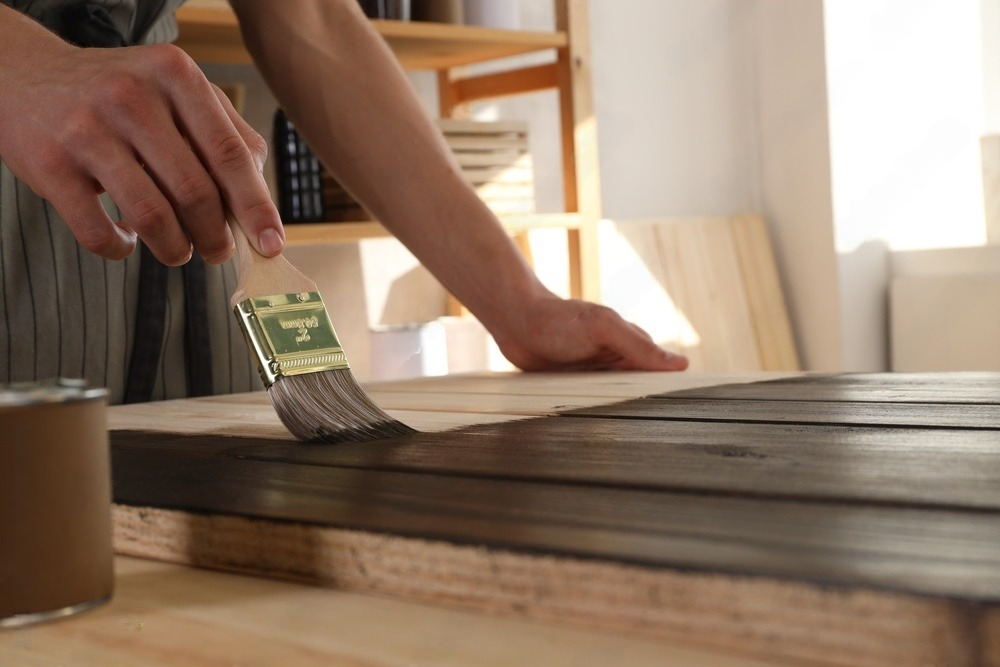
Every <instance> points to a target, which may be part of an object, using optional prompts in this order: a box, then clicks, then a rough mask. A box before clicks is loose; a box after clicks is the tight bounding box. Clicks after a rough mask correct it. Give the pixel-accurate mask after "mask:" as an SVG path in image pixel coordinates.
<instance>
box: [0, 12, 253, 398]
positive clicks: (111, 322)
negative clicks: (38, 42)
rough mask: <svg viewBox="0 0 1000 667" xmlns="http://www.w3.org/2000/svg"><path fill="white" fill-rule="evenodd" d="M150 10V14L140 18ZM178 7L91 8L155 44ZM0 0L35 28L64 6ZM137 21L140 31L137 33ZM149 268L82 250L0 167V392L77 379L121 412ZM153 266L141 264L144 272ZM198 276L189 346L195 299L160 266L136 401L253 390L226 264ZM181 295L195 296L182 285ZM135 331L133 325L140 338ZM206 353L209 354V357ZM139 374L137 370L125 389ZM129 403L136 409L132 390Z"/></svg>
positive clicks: (138, 259) (174, 271) (163, 38)
mask: <svg viewBox="0 0 1000 667" xmlns="http://www.w3.org/2000/svg"><path fill="white" fill-rule="evenodd" d="M146 1H149V2H152V4H153V5H154V7H153V8H152V9H150V8H149V7H146V6H143V7H140V8H137V4H141V5H144V4H145V2H146ZM182 1H183V0H92V2H91V3H90V4H92V5H100V6H103V7H104V9H105V10H106V11H107V15H108V16H110V18H111V20H112V21H113V23H114V26H115V27H116V28H117V29H118V31H119V32H120V33H121V34H122V35H125V36H129V38H130V39H131V40H132V41H134V42H135V43H140V44H153V43H162V42H169V41H172V40H173V39H175V38H176V36H177V24H176V20H175V19H174V16H173V12H174V10H175V9H176V7H177V6H178V5H180V4H181V2H182ZM0 2H4V3H5V4H7V5H10V6H13V7H14V8H15V9H19V10H20V11H22V12H24V13H26V14H29V15H31V16H34V17H36V18H39V19H44V18H45V12H48V11H51V10H52V9H53V8H55V7H56V6H58V5H60V4H62V3H61V0H0ZM143 14H145V16H143ZM137 16H140V17H142V18H141V20H143V21H145V23H146V25H145V26H137V25H136V22H137ZM102 203H103V204H104V207H105V209H106V210H107V211H108V214H109V215H110V216H111V217H112V219H114V220H117V219H120V218H121V214H120V212H119V211H118V209H117V207H116V206H115V204H114V202H112V201H111V199H110V198H109V197H108V196H107V195H103V196H102ZM146 261H154V262H155V260H154V259H152V258H151V256H150V255H148V253H146V254H145V256H143V253H140V251H139V250H138V249H137V250H136V251H135V252H133V253H132V255H131V256H129V257H128V258H126V259H125V260H122V261H109V260H105V259H102V258H100V257H98V256H96V255H93V254H91V253H90V252H88V251H87V250H85V249H83V248H81V247H80V246H79V245H78V244H77V242H76V239H75V238H74V237H73V235H72V233H71V232H70V230H69V228H68V227H67V226H66V224H65V223H64V222H63V221H62V219H61V218H60V217H59V214H58V213H57V212H56V210H55V209H54V208H53V207H52V206H51V205H50V204H49V203H48V202H47V201H45V200H43V199H41V198H39V197H37V196H36V195H35V194H34V193H33V192H32V191H31V189H30V188H29V187H28V186H27V185H25V184H24V183H22V182H20V181H19V180H18V179H17V178H15V176H14V175H13V174H12V173H11V172H10V170H9V169H8V168H7V167H6V165H4V164H3V163H2V162H0V318H2V321H0V383H4V382H19V381H29V380H38V379H44V378H49V377H56V376H61V377H70V378H83V379H86V380H87V382H88V383H89V384H92V385H97V386H103V387H106V388H107V389H108V397H109V401H110V402H111V403H112V404H115V403H121V402H122V401H123V399H124V398H125V396H126V385H127V384H128V380H129V369H130V363H131V361H132V357H133V349H134V348H135V346H136V338H137V327H136V316H137V312H139V310H138V309H139V304H140V294H139V284H140V273H141V271H142V268H141V265H142V264H143V263H144V262H146ZM150 268H151V267H150V266H149V265H147V266H146V270H147V271H149V270H150ZM196 268H197V269H198V271H199V272H200V271H201V270H202V268H203V270H204V285H203V287H202V288H201V289H202V290H204V291H203V292H202V291H201V290H199V293H198V294H196V295H195V296H196V297H198V299H201V294H204V296H205V299H202V301H207V309H206V310H207V317H206V318H205V319H207V322H205V323H202V324H199V328H198V329H196V330H200V331H205V332H207V338H208V340H192V336H191V330H192V327H191V326H190V323H186V322H185V317H186V315H187V314H188V312H189V311H190V310H191V303H190V302H192V301H195V300H198V299H192V298H185V280H186V275H185V269H184V268H183V267H162V265H160V267H158V268H157V270H158V271H165V272H166V292H165V297H166V304H165V306H164V307H163V308H158V310H160V311H162V312H163V313H164V317H165V323H164V326H163V327H162V335H161V336H156V338H159V340H148V339H145V338H144V339H143V340H141V341H140V348H141V349H146V348H154V350H155V348H158V352H159V355H158V360H156V356H155V355H154V357H153V360H154V361H153V362H152V364H151V365H150V367H149V368H146V367H145V366H142V365H140V366H139V369H140V370H139V371H138V375H140V376H142V377H140V378H139V379H140V380H141V384H142V385H144V391H143V392H142V393H144V394H146V396H145V398H144V399H140V400H146V399H148V400H162V399H169V398H183V397H186V396H189V395H191V394H192V393H205V392H206V391H207V392H209V393H215V394H224V393H233V392H241V391H252V390H256V389H261V383H260V378H259V376H258V375H257V370H256V368H255V366H254V364H253V363H252V361H251V360H250V357H249V355H248V352H247V349H246V345H245V344H244V342H243V338H242V334H241V333H240V331H239V329H238V328H237V326H236V323H235V318H234V317H233V315H232V313H231V312H230V309H229V297H230V295H231V294H232V292H233V291H234V289H235V288H236V280H237V275H236V268H235V265H234V263H233V262H232V261H230V262H227V263H226V264H223V265H221V266H212V265H206V264H204V263H201V264H200V266H198V267H196ZM190 273H191V267H189V268H188V274H189V275H190ZM144 284H145V283H144ZM187 293H188V294H191V293H192V292H191V288H190V286H189V288H188V290H187ZM144 303H148V301H144ZM161 303H162V302H161ZM194 319H195V318H192V322H193V321H194ZM198 319H201V318H198ZM142 330H143V327H139V329H138V331H139V332H140V334H141V332H142ZM186 338H187V339H188V340H186ZM199 338H200V336H199ZM205 350H210V351H211V355H210V359H209V358H208V355H205V354H204V352H205ZM190 359H204V362H203V363H204V366H205V367H206V369H205V370H207V371H208V372H207V373H200V376H201V377H200V380H199V384H200V385H203V387H202V389H200V390H197V391H192V386H191V385H192V380H191V377H189V376H191V375H196V374H197V373H189V372H188V368H189V366H188V364H189V363H190ZM196 368H197V367H196ZM136 374H137V371H136V369H135V368H133V378H132V379H133V381H134V380H135V376H136ZM206 384H207V389H205V388H204V385H206ZM130 395H131V396H132V397H133V400H134V396H135V392H134V391H132V392H131V393H130Z"/></svg>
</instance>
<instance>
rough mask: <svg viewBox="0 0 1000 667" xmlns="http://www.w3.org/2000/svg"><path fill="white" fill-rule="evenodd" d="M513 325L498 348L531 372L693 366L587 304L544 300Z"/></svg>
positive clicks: (612, 315)
mask: <svg viewBox="0 0 1000 667" xmlns="http://www.w3.org/2000/svg"><path fill="white" fill-rule="evenodd" d="M510 322H511V327H510V328H507V327H505V329H504V331H505V332H506V333H503V334H499V335H498V336H497V338H496V340H497V345H498V346H499V347H500V351H501V352H503V353H504V356H506V357H507V359H508V360H510V362H511V363H513V364H514V365H515V366H517V367H518V368H521V369H522V370H526V371H544V370H608V369H612V370H647V371H682V370H684V369H685V368H687V365H688V360H687V358H686V357H683V356H681V355H678V354H673V353H671V352H667V351H666V350H664V349H662V348H660V347H659V346H658V345H657V344H656V343H654V342H653V339H652V338H650V336H649V334H648V333H646V332H645V331H643V330H642V329H640V328H639V327H637V326H636V325H634V324H631V323H629V322H626V321H625V320H623V319H622V318H621V316H619V315H618V313H616V312H615V311H614V310H612V309H610V308H607V307H605V306H598V305H596V304H593V303H588V302H586V301H578V300H575V299H569V300H567V299H560V298H558V297H556V296H553V295H547V296H541V297H538V298H536V299H534V300H533V302H532V303H529V304H526V307H525V308H523V309H521V310H520V312H519V313H518V314H517V315H512V316H511V318H510Z"/></svg>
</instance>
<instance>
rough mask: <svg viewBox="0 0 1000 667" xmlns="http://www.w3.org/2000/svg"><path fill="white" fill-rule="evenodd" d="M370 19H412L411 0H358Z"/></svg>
mask: <svg viewBox="0 0 1000 667" xmlns="http://www.w3.org/2000/svg"><path fill="white" fill-rule="evenodd" d="M358 2H359V3H360V4H361V9H362V10H363V11H364V13H365V16H367V17H368V18H370V19H392V20H394V21H409V20H410V0H358Z"/></svg>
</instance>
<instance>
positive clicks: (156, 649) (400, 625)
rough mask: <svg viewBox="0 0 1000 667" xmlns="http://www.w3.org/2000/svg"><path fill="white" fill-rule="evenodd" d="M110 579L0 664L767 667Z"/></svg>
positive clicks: (571, 635)
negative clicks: (599, 658)
mask: <svg viewBox="0 0 1000 667" xmlns="http://www.w3.org/2000/svg"><path fill="white" fill-rule="evenodd" d="M115 571H116V573H117V586H116V589H115V595H114V597H113V598H112V600H111V602H110V603H108V604H107V605H104V606H102V607H100V608H98V609H96V610H94V611H92V612H88V613H87V614H83V615H81V616H78V617H75V618H73V619H72V620H71V621H70V622H62V623H45V624H41V625H37V626H32V627H29V628H23V629H19V630H18V631H17V632H16V633H9V632H8V633H3V634H0V664H3V665H9V666H12V667H13V666H17V667H42V666H45V667H52V666H53V665H70V666H77V665H94V666H100V667H136V666H142V667H176V666H177V665H181V664H183V665H191V666H208V665H290V666H293V667H329V666H330V665H337V666H341V667H343V666H348V667H373V666H375V665H378V666H383V667H392V666H394V665H411V664H433V665H435V666H436V667H468V666H469V665H476V667H509V666H510V665H528V666H537V667H551V666H552V665H562V664H571V663H573V662H574V661H575V660H576V659H577V658H578V657H579V656H581V655H613V656H615V659H616V661H619V662H620V664H627V665H629V666H630V667H658V666H660V665H662V664H663V661H664V660H668V661H671V662H673V663H675V664H682V665H685V666H688V667H765V665H766V664H767V663H764V662H757V661H754V660H751V659H749V658H739V657H730V656H726V655H724V654H720V653H718V652H708V651H705V650H699V649H697V648H692V647H689V646H684V645H679V644H676V643H675V644H674V645H673V646H671V645H667V644H665V643H656V642H651V641H648V640H646V641H642V640H638V639H635V638H626V637H621V636H615V635H613V634H611V633H608V632H598V631H594V630H593V629H588V630H586V631H584V630H580V629H569V628H558V627H554V626H553V625H551V624H542V623H538V622H530V621H528V620H527V619H524V618H521V619H515V618H501V617H499V616H497V615H495V614H493V615H488V614H477V613H471V612H469V611H465V610H457V609H449V608H446V607H443V606H436V607H435V606H431V605H427V604H418V603H414V602H405V601H401V600H398V599H397V600H392V599H389V598H386V597H384V596H375V595H361V594H358V593H348V592H345V591H332V590H322V589H317V588H316V587H314V586H305V585H302V584H297V583H291V582H285V581H274V580H267V579H262V578H259V577H246V576H240V575H234V574H227V573H222V572H212V571H209V570H205V569H196V568H190V567H180V566H178V565H174V564H169V563H162V562H157V561H152V560H141V559H137V558H129V557H124V556H119V557H118V558H117V559H116V561H115ZM458 629H460V631H457V630H458ZM511 637H517V641H516V642H512V641H510V638H511Z"/></svg>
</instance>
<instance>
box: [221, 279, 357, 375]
mask: <svg viewBox="0 0 1000 667" xmlns="http://www.w3.org/2000/svg"><path fill="white" fill-rule="evenodd" d="M233 312H234V313H236V319H237V320H238V321H239V323H240V328H241V329H242V330H243V336H244V337H245V338H246V341H247V346H248V347H249V348H250V350H251V351H252V352H253V353H254V355H255V356H256V357H257V370H259V371H260V379H261V380H263V381H264V386H265V387H270V386H271V385H272V384H274V383H275V382H276V381H277V380H279V379H281V378H283V377H286V376H291V375H303V374H305V373H316V372H321V371H331V370H340V369H346V368H350V366H349V365H348V364H347V355H346V354H344V348H342V347H341V346H340V341H339V340H337V332H336V331H334V330H333V324H332V323H331V322H330V316H329V315H328V314H327V312H326V306H324V305H323V299H322V298H321V297H320V295H319V292H300V293H298V294H276V295H274V296H264V297H252V298H249V299H244V300H243V301H241V302H240V303H238V304H237V305H236V307H235V308H234V309H233Z"/></svg>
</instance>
